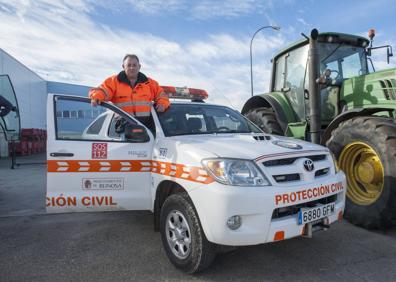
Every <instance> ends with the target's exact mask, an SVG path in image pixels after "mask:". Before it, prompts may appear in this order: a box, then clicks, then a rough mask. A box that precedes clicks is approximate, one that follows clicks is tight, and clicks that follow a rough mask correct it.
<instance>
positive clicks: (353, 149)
mask: <svg viewBox="0 0 396 282" xmlns="http://www.w3.org/2000/svg"><path fill="white" fill-rule="evenodd" d="M338 161H339V166H340V168H341V169H342V170H343V171H344V172H345V174H346V176H347V181H348V189H347V196H348V198H349V199H351V201H353V202H354V203H355V204H357V205H370V204H372V203H374V202H375V201H377V200H378V198H379V197H380V196H381V193H382V190H383V188H384V168H383V166H382V163H381V160H380V158H379V156H378V154H377V153H376V152H375V151H374V149H373V148H371V147H370V146H369V145H367V144H365V143H363V142H353V143H350V144H348V145H347V146H345V148H344V149H343V150H342V152H341V155H340V158H339V160H338Z"/></svg>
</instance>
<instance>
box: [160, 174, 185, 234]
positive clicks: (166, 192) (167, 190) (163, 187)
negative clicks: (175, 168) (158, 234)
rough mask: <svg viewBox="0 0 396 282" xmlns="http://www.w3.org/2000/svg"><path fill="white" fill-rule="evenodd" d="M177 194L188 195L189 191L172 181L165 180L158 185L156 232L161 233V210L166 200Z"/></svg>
mask: <svg viewBox="0 0 396 282" xmlns="http://www.w3.org/2000/svg"><path fill="white" fill-rule="evenodd" d="M177 193H187V190H186V189H184V188H183V186H181V185H180V184H179V183H177V182H174V181H171V180H163V181H161V182H160V183H159V184H158V186H157V189H156V192H155V199H154V230H155V231H159V225H160V213H161V208H162V206H163V204H164V202H165V200H166V198H168V197H169V196H170V195H172V194H177ZM187 194H188V193H187Z"/></svg>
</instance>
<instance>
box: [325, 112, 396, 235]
mask: <svg viewBox="0 0 396 282" xmlns="http://www.w3.org/2000/svg"><path fill="white" fill-rule="evenodd" d="M326 145H327V147H328V148H329V149H330V150H331V151H332V152H333V153H334V154H335V156H336V158H337V161H338V165H339V167H340V169H342V170H343V171H344V172H345V174H346V176H347V183H348V187H347V199H346V209H345V218H346V219H348V220H349V221H350V222H351V223H353V224H355V225H358V226H361V227H364V228H367V229H384V228H387V227H389V226H390V225H391V224H392V217H394V216H395V210H396V208H395V207H396V122H395V121H394V120H393V119H389V118H381V117H373V116H371V117H355V118H352V119H350V120H347V121H344V122H342V123H341V124H340V125H339V126H338V127H337V129H335V130H334V131H333V132H332V135H331V137H330V139H329V140H328V141H327V142H326Z"/></svg>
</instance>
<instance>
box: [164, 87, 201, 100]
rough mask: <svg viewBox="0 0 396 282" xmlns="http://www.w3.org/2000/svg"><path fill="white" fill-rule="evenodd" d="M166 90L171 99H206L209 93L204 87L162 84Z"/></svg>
mask: <svg viewBox="0 0 396 282" xmlns="http://www.w3.org/2000/svg"><path fill="white" fill-rule="evenodd" d="M161 87H162V89H164V92H165V93H166V94H167V95H168V97H169V98H171V99H189V100H193V101H194V100H205V99H207V98H208V93H207V92H206V91H205V90H202V89H196V88H187V87H174V86H161Z"/></svg>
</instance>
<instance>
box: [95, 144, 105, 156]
mask: <svg viewBox="0 0 396 282" xmlns="http://www.w3.org/2000/svg"><path fill="white" fill-rule="evenodd" d="M92 159H107V143H92Z"/></svg>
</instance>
